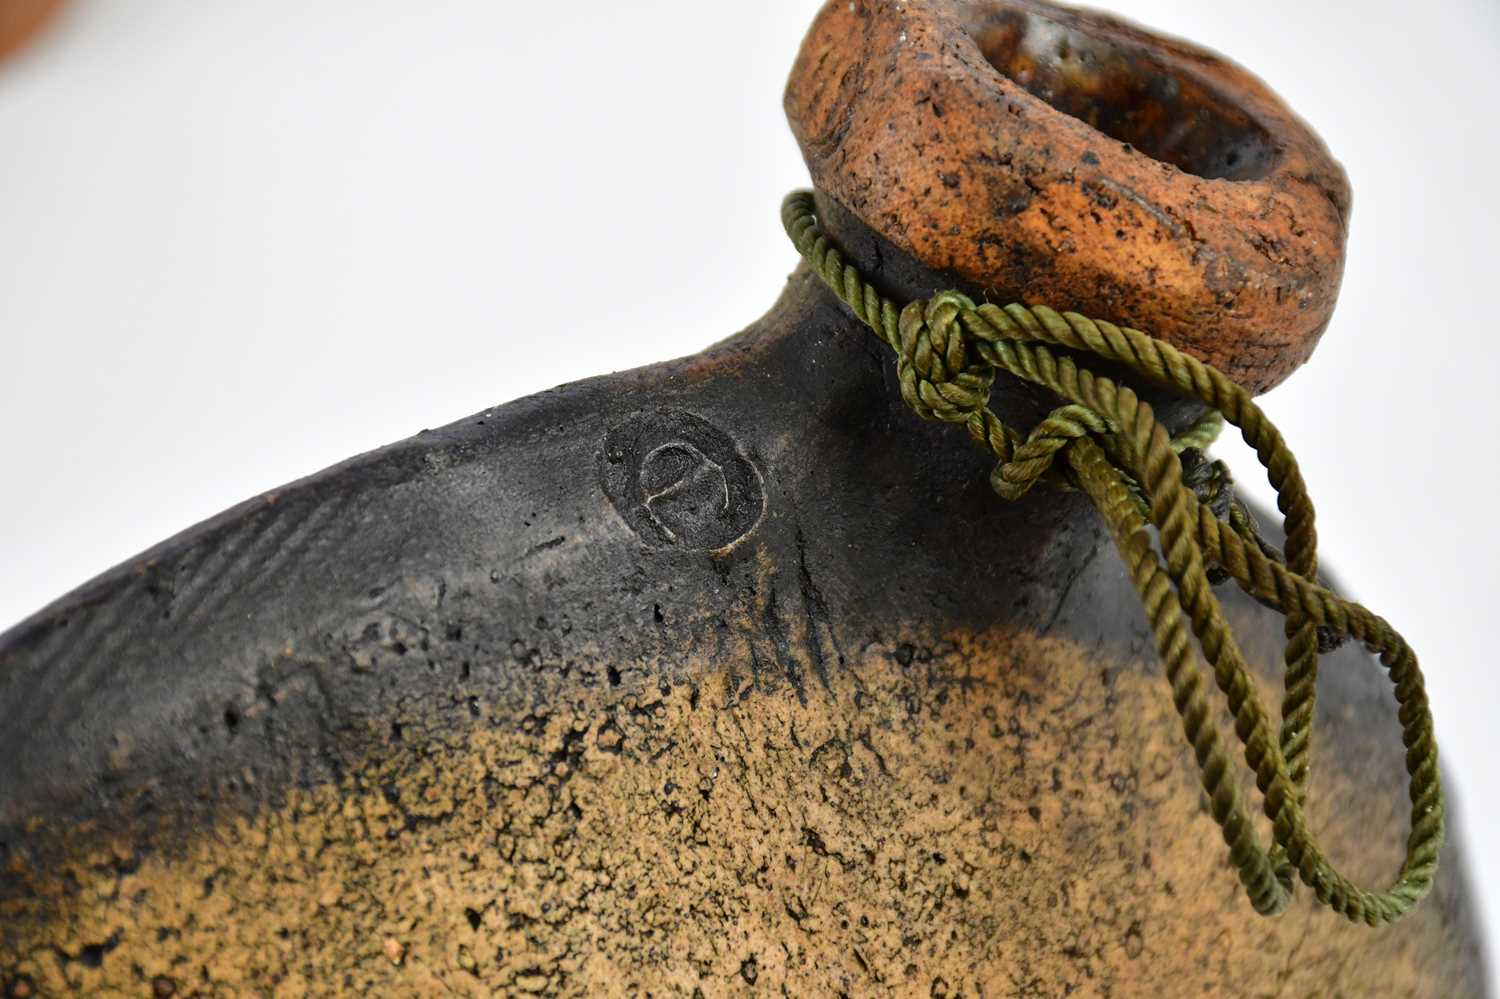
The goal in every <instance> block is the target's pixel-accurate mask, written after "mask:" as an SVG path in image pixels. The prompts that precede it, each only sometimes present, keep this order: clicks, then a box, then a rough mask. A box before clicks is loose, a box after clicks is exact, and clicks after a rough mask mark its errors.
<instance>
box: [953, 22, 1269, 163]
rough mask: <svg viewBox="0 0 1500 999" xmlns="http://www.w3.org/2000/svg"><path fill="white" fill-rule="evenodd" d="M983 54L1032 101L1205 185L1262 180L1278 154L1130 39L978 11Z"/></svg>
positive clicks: (1219, 98)
mask: <svg viewBox="0 0 1500 999" xmlns="http://www.w3.org/2000/svg"><path fill="white" fill-rule="evenodd" d="M975 14H976V15H977V17H976V23H974V24H972V25H971V26H970V33H971V34H972V35H973V38H974V40H975V42H976V43H977V44H978V46H979V50H980V51H981V52H982V53H983V54H984V57H985V58H986V59H987V60H988V61H989V63H990V65H992V66H994V67H995V69H996V70H998V71H999V72H1000V73H1001V74H1002V75H1004V76H1006V77H1007V78H1009V79H1010V80H1013V81H1014V82H1015V83H1017V84H1019V85H1020V86H1021V87H1023V88H1024V89H1025V90H1026V91H1027V92H1028V93H1030V94H1031V95H1032V96H1034V97H1037V98H1039V99H1040V100H1043V101H1046V102H1047V103H1048V104H1050V105H1051V106H1052V107H1054V108H1056V109H1057V110H1059V111H1061V112H1063V113H1064V114H1067V115H1071V116H1072V117H1074V118H1077V119H1079V120H1080V121H1082V122H1084V123H1085V124H1087V125H1090V126H1092V127H1093V128H1095V129H1098V130H1099V131H1100V132H1102V133H1104V134H1105V135H1107V136H1109V137H1110V138H1112V139H1116V140H1118V141H1119V142H1124V143H1129V144H1130V145H1131V146H1133V147H1134V148H1136V149H1138V150H1140V151H1141V152H1142V153H1145V154H1146V155H1147V156H1151V157H1153V158H1155V159H1158V160H1161V161H1163V162H1166V163H1170V164H1172V165H1173V166H1175V167H1177V168H1178V169H1180V170H1184V171H1186V172H1187V173H1191V174H1194V175H1195V176H1198V177H1203V178H1206V179H1225V180H1254V179H1256V178H1258V177H1262V176H1265V175H1266V174H1267V173H1268V172H1269V171H1270V169H1271V166H1272V165H1273V163H1274V160H1275V156H1276V150H1275V147H1274V146H1273V145H1272V143H1271V139H1270V136H1269V135H1268V134H1267V133H1266V131H1265V129H1264V128H1263V127H1261V126H1260V125H1259V124H1258V123H1257V122H1255V121H1253V120H1252V119H1251V118H1250V116H1249V115H1247V114H1246V113H1245V112H1244V111H1242V110H1240V109H1239V108H1237V107H1235V106H1234V105H1233V104H1232V103H1230V102H1229V101H1228V100H1226V99H1225V98H1224V96H1223V95H1221V94H1220V93H1218V92H1216V91H1215V90H1214V89H1211V88H1210V87H1209V86H1207V85H1205V84H1204V83H1203V82H1202V81H1199V80H1197V79H1194V78H1193V77H1191V76H1190V75H1187V74H1183V73H1181V72H1179V71H1177V70H1175V69H1174V68H1172V67H1170V66H1168V65H1166V64H1164V63H1163V62H1162V61H1161V60H1160V59H1159V58H1157V57H1155V56H1153V55H1152V53H1151V52H1150V51H1149V50H1148V49H1146V48H1144V47H1142V46H1139V45H1134V44H1131V42H1130V41H1129V40H1128V39H1127V38H1123V37H1121V38H1109V37H1101V35H1099V34H1095V33H1093V32H1090V31H1087V30H1084V29H1082V28H1080V27H1076V26H1074V25H1072V24H1069V23H1067V22H1065V21H1061V20H1057V19H1054V18H1050V17H1044V16H1042V15H1040V14H1036V13H1032V12H1029V11H1018V10H994V9H993V8H992V9H990V10H988V11H986V10H985V9H984V7H983V6H981V7H980V8H979V10H978V11H975Z"/></svg>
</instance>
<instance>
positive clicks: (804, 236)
mask: <svg viewBox="0 0 1500 999" xmlns="http://www.w3.org/2000/svg"><path fill="white" fill-rule="evenodd" d="M781 215H782V223H783V225H784V226H785V228H786V231H787V235H788V236H790V237H791V239H792V242H793V243H794V244H795V245H796V247H797V250H798V252H799V253H801V254H802V256H803V258H804V259H805V260H806V261H807V263H808V265H809V266H810V267H811V268H812V269H813V270H814V271H815V272H816V273H817V274H818V276H819V277H820V278H821V279H822V280H823V282H824V283H825V284H827V285H828V287H829V288H830V289H832V291H833V292H834V294H835V295H837V296H838V297H839V299H840V300H841V301H843V302H844V303H845V304H846V305H847V306H848V307H849V308H850V309H851V310H852V311H853V312H854V314H855V315H856V316H857V317H858V318H859V319H860V320H861V321H862V322H864V323H865V324H866V325H868V326H869V327H870V328H871V329H873V330H874V331H875V332H876V333H877V334H878V335H879V336H880V337H881V338H882V339H883V340H884V341H885V342H886V343H887V344H888V345H889V346H891V347H892V348H893V349H894V350H895V351H896V355H897V361H896V367H897V372H898V375H899V380H900V384H901V396H902V398H903V399H904V400H905V401H906V403H907V405H908V406H910V407H911V409H912V410H913V411H914V412H915V413H916V414H917V415H918V416H919V417H921V418H923V419H926V420H939V421H942V422H946V423H956V424H960V425H962V426H963V427H964V428H965V430H966V431H967V432H968V434H969V436H970V438H972V439H973V440H974V441H975V442H976V443H977V444H979V445H980V446H982V447H984V448H986V449H987V450H988V451H989V452H990V453H991V454H993V455H994V456H995V458H996V465H995V468H994V471H993V472H992V473H991V475H990V483H991V485H992V486H993V487H994V490H995V492H996V493H998V494H999V495H1000V496H1001V497H1002V498H1004V499H1007V500H1016V499H1019V498H1021V497H1022V496H1024V495H1026V493H1027V492H1029V491H1030V490H1031V489H1032V488H1033V487H1034V486H1036V485H1037V484H1038V483H1045V484H1047V485H1050V486H1053V487H1056V488H1063V489H1081V490H1082V491H1083V492H1084V493H1085V494H1086V495H1087V496H1088V497H1089V499H1090V501H1091V502H1092V503H1093V505H1094V507H1095V508H1096V509H1097V510H1098V511H1099V514H1100V515H1101V517H1103V519H1104V521H1105V523H1106V524H1107V525H1108V526H1109V529H1110V533H1111V534H1112V535H1113V537H1114V540H1115V545H1116V547H1117V548H1118V549H1119V551H1120V555H1121V557H1122V559H1123V560H1124V562H1125V565H1126V568H1127V569H1128V570H1129V572H1130V576H1131V580H1132V582H1133V583H1134V585H1135V588H1136V592H1137V594H1138V595H1139V596H1140V599H1141V604H1142V606H1143V608H1144V609H1145V611H1146V616H1147V619H1148V621H1149V624H1150V626H1151V631H1152V634H1153V636H1154V638H1155V640H1156V647H1157V651H1158V653H1159V654H1160V656H1161V658H1162V661H1163V664H1164V667H1165V672H1166V675H1167V681H1168V683H1169V685H1170V687H1171V692H1172V702H1173V704H1174V705H1175V707H1176V708H1177V712H1178V714H1179V715H1180V716H1181V719H1182V729H1183V735H1184V736H1185V738H1186V740H1187V742H1188V745H1189V746H1190V747H1191V748H1192V751H1193V755H1194V758H1195V759H1196V761H1197V764H1198V769H1199V772H1200V776H1201V780H1202V786H1203V790H1204V791H1205V793H1206V794H1207V796H1208V801H1209V812H1210V814H1211V815H1212V817H1213V820H1214V822H1216V823H1217V824H1218V826H1219V829H1220V831H1221V833H1222V835H1223V839H1224V843H1225V846H1226V847H1227V848H1228V851H1229V859H1230V862H1231V863H1232V864H1233V865H1234V867H1235V869H1236V871H1237V872H1238V874H1239V878H1240V881H1241V883H1242V885H1243V886H1244V889H1245V893H1246V895H1247V896H1248V897H1249V899H1250V903H1251V905H1252V906H1253V907H1254V908H1255V910H1256V911H1257V912H1259V913H1262V914H1264V915H1273V914H1275V913H1279V912H1281V911H1283V910H1285V909H1286V907H1287V906H1288V904H1289V903H1290V901H1291V897H1292V890H1293V887H1294V881H1295V880H1297V879H1300V880H1301V881H1302V882H1303V883H1304V884H1306V885H1307V886H1308V887H1309V888H1311V889H1312V891H1313V894H1314V895H1315V896H1316V897H1317V899H1318V900H1319V901H1320V902H1321V903H1322V904H1324V905H1325V906H1327V907H1329V908H1330V909H1333V910H1334V911H1336V912H1338V913H1340V914H1342V915H1343V916H1345V917H1347V918H1348V919H1350V920H1352V921H1355V922H1365V923H1368V924H1370V925H1371V926H1377V925H1380V924H1383V923H1389V922H1393V921H1395V920H1396V919H1399V918H1400V917H1401V916H1403V915H1405V914H1406V913H1407V912H1410V911H1411V910H1412V909H1413V908H1414V907H1415V906H1416V904H1417V903H1418V902H1419V901H1421V899H1422V898H1423V897H1425V896H1426V895H1427V893H1428V891H1430V890H1431V887H1432V879H1433V876H1434V874H1435V872H1436V870H1437V863H1438V854H1439V852H1440V850H1441V847H1442V841H1443V791H1442V781H1441V775H1440V774H1439V770H1438V752H1437V742H1436V737H1435V736H1434V734H1433V721H1432V712H1431V709H1430V707H1429V705H1428V701H1427V694H1426V690H1425V688H1424V685H1423V678H1422V671H1421V668H1420V667H1419V666H1418V664H1417V657H1416V654H1415V653H1414V652H1412V650H1411V647H1410V646H1408V645H1407V644H1406V641H1405V639H1403V638H1402V637H1401V635H1400V634H1399V633H1397V632H1396V630H1395V629H1394V628H1392V627H1391V626H1390V624H1389V623H1387V622H1386V621H1385V619H1384V618H1381V617H1379V616H1378V615H1376V614H1374V613H1372V612H1370V611H1369V610H1368V609H1366V608H1365V607H1363V606H1362V605H1360V604H1358V603H1355V602H1353V601H1350V600H1345V599H1344V598H1343V597H1340V596H1339V595H1338V594H1336V593H1334V592H1333V591H1331V590H1330V589H1328V588H1327V587H1326V586H1324V585H1323V584H1322V583H1321V582H1320V581H1319V579H1318V571H1317V567H1318V558H1317V531H1316V529H1315V527H1314V519H1315V518H1314V512H1313V504H1312V500H1311V498H1310V497H1309V496H1308V494H1307V488H1306V485H1305V484H1304V482H1303V480H1302V474H1301V472H1300V471H1299V470H1298V468H1297V462H1296V459H1295V458H1294V457H1293V456H1292V453H1291V450H1290V449H1289V448H1288V447H1287V445H1286V442H1285V440H1283V439H1282V436H1281V433H1280V431H1278V430H1277V429H1276V427H1275V425H1274V424H1272V423H1271V421H1270V420H1269V419H1267V418H1266V415H1265V414H1264V413H1263V412H1262V411H1261V409H1260V407H1259V406H1257V405H1256V403H1255V401H1254V400H1253V399H1252V398H1251V397H1250V394H1249V393H1248V392H1246V391H1245V390H1244V389H1243V388H1241V387H1240V386H1239V385H1236V384H1235V383H1234V382H1233V381H1231V380H1230V379H1229V378H1228V377H1227V376H1226V375H1224V374H1223V372H1220V371H1218V370H1217V369H1215V368H1213V367H1211V366H1210V365H1207V364H1205V363H1203V362H1202V361H1199V360H1198V359H1197V358H1194V357H1192V356H1191V355H1189V354H1184V353H1182V352H1181V351H1179V350H1177V349H1176V348H1174V347H1173V346H1172V345H1171V344H1168V343H1165V342H1163V341H1161V340H1157V339H1155V338H1154V337H1152V336H1150V335H1148V334H1146V333H1142V332H1141V331H1139V330H1133V329H1130V328H1128V327H1122V326H1117V325H1115V324H1113V323H1109V322H1104V321H1102V320H1095V319H1090V318H1088V317H1087V316H1083V315H1080V314H1078V313H1076V312H1056V311H1054V310H1052V309H1049V308H1047V307H1045V306H1041V305H1037V306H1025V305H1019V304H1011V305H1006V306H1003V307H1002V306H996V305H992V304H989V303H984V304H976V303H975V302H974V301H973V300H972V299H970V298H968V297H966V296H964V295H962V294H960V293H959V292H957V291H945V292H940V293H939V294H937V295H934V296H932V297H931V298H929V299H926V300H919V301H915V302H911V303H908V304H906V305H904V306H900V305H898V304H897V303H895V302H892V301H891V300H890V299H887V298H886V297H885V296H884V295H882V294H881V293H880V292H879V291H878V290H877V289H876V288H875V287H874V286H873V285H872V284H870V282H869V281H868V280H867V279H866V278H865V277H864V276H863V275H862V274H860V272H859V271H858V270H857V269H856V268H854V267H853V266H851V265H849V264H846V263H845V262H844V260H843V257H842V256H841V255H840V254H839V251H838V250H837V248H835V247H834V246H833V245H832V244H831V243H830V242H829V240H828V238H827V237H826V236H825V235H824V234H823V233H822V232H821V231H820V230H819V228H818V223H817V212H816V207H815V205H814V202H813V197H812V193H811V192H809V191H798V192H794V193H793V194H791V195H789V196H788V197H787V199H786V200H785V201H784V202H783V203H782V208H781ZM1057 350H1061V351H1067V353H1058V352H1055V351H1057ZM1073 354H1079V355H1087V356H1092V357H1097V358H1100V359H1102V360H1105V361H1108V362H1111V363H1113V364H1116V365H1120V366H1122V367H1124V368H1126V369H1127V370H1129V371H1130V372H1131V373H1133V374H1134V375H1137V376H1139V377H1141V378H1144V379H1146V380H1147V381H1149V382H1152V383H1153V384H1156V385H1158V386H1165V387H1167V388H1169V389H1173V390H1175V391H1177V392H1179V393H1181V394H1183V395H1186V396H1188V397H1189V398H1194V399H1197V400H1198V401H1199V402H1201V403H1202V404H1203V405H1204V406H1205V407H1207V415H1206V416H1205V417H1204V418H1203V419H1201V420H1199V422H1198V423H1197V424H1195V425H1194V426H1192V427H1190V428H1188V429H1187V430H1185V431H1183V432H1182V433H1180V434H1178V435H1177V436H1176V437H1173V436H1171V435H1170V434H1169V433H1168V432H1167V430H1166V428H1165V427H1163V426H1162V424H1161V423H1160V422H1159V421H1158V420H1157V419H1156V415H1155V413H1154V412H1153V411H1152V409H1151V406H1150V405H1149V404H1148V403H1146V402H1145V401H1143V400H1142V399H1141V398H1140V397H1139V396H1138V395H1136V393H1135V391H1134V390H1133V389H1131V388H1130V387H1129V386H1128V385H1125V384H1122V383H1119V382H1116V381H1115V380H1113V379H1111V378H1106V377H1103V376H1100V375H1096V374H1094V373H1093V372H1092V371H1090V370H1088V369H1087V368H1085V367H1082V366H1080V364H1079V363H1078V362H1077V361H1076V360H1074V358H1073V357H1072V356H1071V355H1073ZM1001 371H1004V372H1007V373H1009V374H1011V375H1013V376H1015V377H1017V378H1020V379H1023V380H1025V381H1029V382H1032V383H1034V384H1037V385H1040V386H1043V387H1044V388H1046V389H1048V390H1050V391H1051V392H1052V393H1053V394H1054V395H1055V396H1057V398H1058V399H1059V401H1060V405H1059V406H1058V407H1057V408H1056V409H1054V410H1053V411H1052V412H1051V413H1049V414H1048V415H1047V417H1046V418H1045V419H1043V420H1042V421H1041V422H1040V423H1038V424H1037V425H1036V426H1035V427H1033V428H1032V429H1031V430H1030V431H1029V432H1028V433H1026V434H1024V435H1023V434H1021V433H1020V432H1019V431H1017V430H1016V429H1014V428H1013V427H1010V426H1007V425H1006V424H1005V423H1004V422H1003V421H1002V420H1001V419H1000V418H999V417H998V416H996V415H995V413H994V412H993V411H992V410H991V409H990V408H989V400H990V393H991V390H992V388H993V386H994V381H995V377H996V375H997V374H998V373H999V372H1001ZM1225 422H1228V423H1232V424H1233V425H1234V426H1235V427H1237V428H1238V429H1239V431H1240V435H1241V437H1243V438H1244V440H1245V443H1246V444H1248V445H1250V446H1251V447H1252V448H1254V450H1255V453H1256V456H1257V457H1258V458H1259V459H1260V463H1261V465H1262V466H1263V467H1264V468H1265V470H1266V476H1267V479H1268V480H1269V481H1270V483H1271V485H1272V487H1273V488H1274V489H1275V490H1276V493H1277V506H1278V507H1279V508H1280V510H1281V511H1282V514H1283V528H1284V533H1285V536H1286V548H1285V550H1284V551H1282V550H1278V549H1276V548H1275V547H1274V546H1272V545H1271V544H1270V543H1269V542H1267V541H1266V540H1265V539H1264V538H1262V537H1261V535H1260V529H1259V527H1258V525H1257V524H1256V523H1255V518H1254V517H1253V516H1252V515H1251V513H1250V511H1249V509H1248V508H1247V507H1246V506H1245V505H1244V504H1243V503H1241V502H1240V500H1239V499H1238V498H1237V497H1236V496H1235V495H1234V481H1233V479H1232V478H1231V477H1230V475H1229V469H1228V467H1227V466H1225V465H1224V463H1223V462H1221V461H1216V460H1212V459H1209V458H1208V457H1207V456H1206V455H1205V454H1204V451H1205V449H1206V448H1207V447H1208V446H1209V444H1211V443H1212V442H1213V440H1214V439H1215V438H1216V437H1217V435H1218V433H1219V430H1220V429H1221V428H1222V426H1223V424H1224V423H1225ZM1153 530H1154V534H1155V537H1153ZM1229 580H1233V581H1234V583H1235V584H1236V585H1237V586H1239V587H1240V588H1241V589H1242V590H1244V591H1245V592H1246V593H1248V594H1249V595H1250V596H1251V597H1253V598H1254V599H1256V600H1257V601H1259V602H1260V603H1262V604H1264V605H1265V606H1267V607H1270V608H1272V609H1274V610H1276V611H1278V612H1279V613H1281V614H1282V615H1284V616H1285V618H1286V636H1287V643H1286V647H1285V653H1284V660H1285V664H1286V677H1285V684H1284V692H1283V696H1282V701H1281V711H1280V716H1281V717H1280V724H1279V727H1278V730H1277V731H1275V732H1273V730H1272V722H1271V717H1270V713H1269V712H1268V711H1267V709H1266V707H1265V705H1264V703H1263V702H1262V700H1261V697H1260V694H1259V691H1258V689H1257V687H1256V684H1255V681H1254V679H1253V677H1252V675H1251V672H1250V669H1249V667H1248V666H1247V665H1246V663H1245V660H1244V656H1243V654H1242V653H1241V651H1240V648H1239V645H1238V643H1237V642H1236V641H1235V637H1234V635H1233V633H1232V632H1231V631H1230V629H1229V626H1228V624H1227V622H1226V621H1225V619H1224V613H1223V609H1222V607H1221V606H1220V604H1219V600H1218V598H1217V596H1216V595H1215V594H1214V592H1213V587H1214V586H1215V585H1216V584H1219V583H1223V582H1227V581H1229ZM1347 639H1354V640H1356V641H1358V642H1361V643H1362V644H1364V645H1365V646H1366V647H1367V648H1368V649H1369V650H1370V651H1371V652H1373V653H1374V654H1375V655H1377V656H1378V657H1379V660H1380V664H1381V666H1382V667H1384V669H1385V671H1386V673H1387V675H1388V677H1389V679H1390V682H1391V686H1392V689H1393V691H1394V693H1395V697H1396V702H1397V704H1398V706H1399V711H1398V717H1399V719H1400V722H1401V736H1402V742H1403V745H1404V746H1405V747H1406V769H1407V774H1408V778H1409V779H1408V783H1407V790H1408V797H1409V798H1410V801H1411V818H1410V831H1409V833H1408V835H1407V840H1406V857H1405V860H1404V861H1403V862H1402V864H1401V870H1400V872H1399V873H1398V874H1397V876H1396V879H1395V881H1394V883H1393V884H1392V885H1391V886H1390V887H1389V888H1387V889H1386V890H1384V891H1376V890H1370V889H1366V888H1363V887H1361V886H1359V885H1356V884H1354V883H1353V882H1351V881H1349V880H1348V879H1347V878H1345V877H1344V875H1342V874H1341V873H1340V872H1339V871H1338V870H1337V869H1336V868H1335V867H1334V866H1333V864H1332V863H1331V862H1330V861H1329V860H1328V858H1327V857H1326V856H1325V855H1324V853H1323V850H1322V848H1321V846H1320V845H1319V844H1318V842H1317V840H1316V839H1315V838H1314V837H1313V835H1312V833H1311V831H1310V830H1309V828H1308V820H1307V814H1306V808H1307V798H1308V794H1307V791H1308V775H1309V772H1310V769H1311V753H1312V722H1313V717H1314V714H1315V707H1316V698H1317V675H1318V656H1319V655H1320V654H1321V653H1326V652H1329V651H1332V649H1334V648H1336V647H1337V646H1338V645H1339V644H1341V643H1342V642H1344V641H1345V640H1347ZM1195 641H1196V647H1195ZM1200 650H1201V652H1202V655H1203V657H1204V658H1205V659H1206V660H1207V663H1208V666H1209V671H1210V673H1211V674H1212V677H1213V681H1214V685H1215V686H1216V687H1217V688H1218V690H1219V692H1220V694H1221V695H1222V696H1223V697H1224V702H1225V704H1226V706H1227V707H1228V709H1229V712H1230V714H1231V715H1233V717H1234V735H1235V737H1236V738H1237V739H1238V741H1239V742H1240V747H1241V756H1242V758H1243V759H1244V761H1245V764H1246V766H1247V767H1248V768H1249V769H1250V771H1251V772H1252V773H1253V774H1254V776H1255V786H1256V790H1257V792H1258V793H1259V795H1260V799H1261V810H1262V811H1263V812H1264V814H1265V815H1266V817H1267V818H1268V819H1269V820H1270V823H1271V830H1272V839H1271V843H1270V845H1269V846H1268V847H1266V846H1262V845H1261V843H1260V839H1259V837H1258V835H1257V834H1256V831H1255V826H1254V824H1253V823H1252V822H1251V819H1250V813H1249V810H1248V808H1247V806H1246V804H1245V802H1244V800H1243V797H1242V795H1241V792H1240V788H1239V783H1238V781H1237V779H1236V777H1235V775H1234V761H1233V757H1232V756H1231V754H1230V752H1229V750H1228V749H1227V748H1226V746H1225V739H1224V737H1223V736H1222V735H1221V733H1220V731H1219V727H1218V724H1217V723H1216V722H1215V720H1214V719H1215V712H1214V709H1213V708H1212V707H1211V706H1210V703H1209V700H1208V690H1207V685H1206V683H1205V682H1204V677H1203V674H1202V671H1201V669H1200V666H1199V651H1200Z"/></svg>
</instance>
